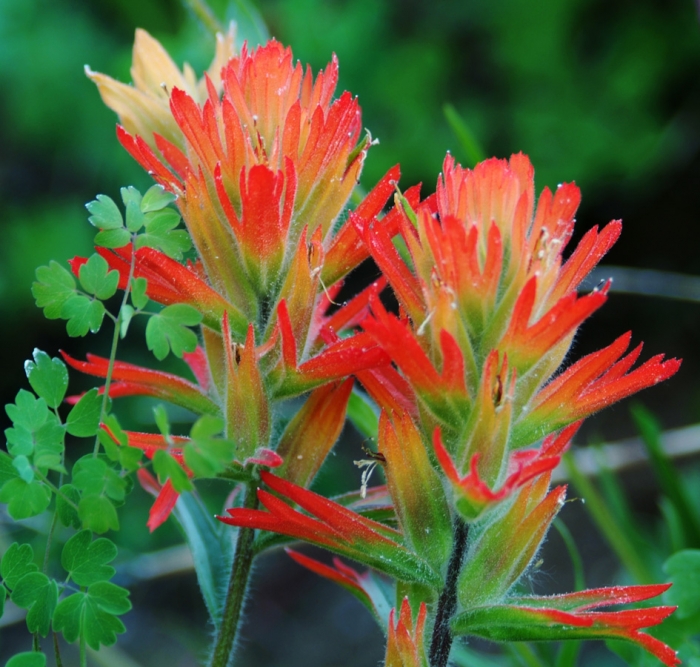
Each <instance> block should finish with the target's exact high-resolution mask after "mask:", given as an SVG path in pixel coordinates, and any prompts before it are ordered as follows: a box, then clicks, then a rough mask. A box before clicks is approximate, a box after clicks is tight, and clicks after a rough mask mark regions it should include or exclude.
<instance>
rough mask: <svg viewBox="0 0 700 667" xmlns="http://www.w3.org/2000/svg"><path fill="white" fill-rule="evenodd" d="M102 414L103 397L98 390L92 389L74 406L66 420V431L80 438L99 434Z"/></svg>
mask: <svg viewBox="0 0 700 667" xmlns="http://www.w3.org/2000/svg"><path fill="white" fill-rule="evenodd" d="M101 414H102V396H100V394H99V392H98V390H97V389H90V390H89V391H88V392H86V393H85V394H84V395H83V396H82V397H81V399H80V400H79V401H78V402H77V403H76V404H75V405H74V406H73V408H72V409H71V411H70V412H69V413H68V418H67V419H66V430H67V431H68V433H70V434H71V435H74V436H77V437H78V438H88V437H91V436H93V435H96V434H97V430H98V429H99V427H100V416H101Z"/></svg>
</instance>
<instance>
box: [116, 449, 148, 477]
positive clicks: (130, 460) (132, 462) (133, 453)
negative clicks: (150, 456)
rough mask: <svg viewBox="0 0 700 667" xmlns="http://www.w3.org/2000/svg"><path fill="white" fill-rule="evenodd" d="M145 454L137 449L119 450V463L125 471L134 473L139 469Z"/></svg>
mask: <svg viewBox="0 0 700 667" xmlns="http://www.w3.org/2000/svg"><path fill="white" fill-rule="evenodd" d="M142 457H143V452H142V451H141V450H140V449H137V448H136V447H120V448H119V463H121V466H122V468H124V470H128V471H129V472H133V471H134V470H136V469H137V468H138V467H139V463H140V462H141V458H142Z"/></svg>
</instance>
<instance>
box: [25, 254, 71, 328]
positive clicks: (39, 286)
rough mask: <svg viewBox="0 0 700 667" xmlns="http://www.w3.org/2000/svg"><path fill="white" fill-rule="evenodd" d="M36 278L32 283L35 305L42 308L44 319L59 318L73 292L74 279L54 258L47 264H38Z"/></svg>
mask: <svg viewBox="0 0 700 667" xmlns="http://www.w3.org/2000/svg"><path fill="white" fill-rule="evenodd" d="M36 278H37V282H35V283H33V284H32V295H33V296H34V299H35V301H36V305H37V306H38V307H39V308H43V309H44V317H46V319H48V320H57V319H59V318H60V317H62V315H61V312H62V310H63V306H64V305H65V303H66V301H68V299H70V298H71V297H72V296H73V295H74V294H75V288H76V283H75V279H74V278H73V276H72V274H71V273H70V271H68V270H67V269H65V268H64V267H62V266H61V265H60V264H59V263H58V262H56V261H54V260H51V261H50V262H49V265H48V266H40V267H39V268H38V269H37V270H36Z"/></svg>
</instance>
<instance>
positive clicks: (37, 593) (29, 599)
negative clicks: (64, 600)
mask: <svg viewBox="0 0 700 667" xmlns="http://www.w3.org/2000/svg"><path fill="white" fill-rule="evenodd" d="M10 598H11V600H12V601H13V602H14V603H15V604H16V605H17V606H18V607H22V609H29V613H28V614H27V628H28V629H29V632H31V633H39V634H40V635H41V636H42V637H46V635H48V634H49V630H50V628H51V617H52V616H53V612H54V609H55V608H56V603H57V602H58V586H57V585H56V582H55V581H54V580H53V579H49V578H48V577H47V576H46V575H45V574H44V573H43V572H30V573H29V574H25V575H24V576H23V577H22V578H21V579H20V580H19V581H18V582H17V585H16V586H15V589H14V590H13V591H12V595H11V596H10Z"/></svg>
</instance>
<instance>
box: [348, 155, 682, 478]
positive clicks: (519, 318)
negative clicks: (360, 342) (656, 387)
mask: <svg viewBox="0 0 700 667" xmlns="http://www.w3.org/2000/svg"><path fill="white" fill-rule="evenodd" d="M579 200H580V193H579V191H578V188H576V186H574V185H573V184H569V185H562V186H560V187H559V188H558V189H557V191H556V193H554V194H553V193H552V192H550V191H549V190H548V189H545V190H544V191H543V193H542V195H541V196H540V198H539V202H538V204H537V207H535V196H534V171H533V169H532V165H531V164H530V162H529V160H528V159H527V157H525V156H523V155H514V156H512V157H511V159H510V161H505V160H496V159H492V160H487V161H485V162H483V163H481V164H479V165H477V166H476V167H475V168H474V169H473V170H468V169H463V168H462V167H461V166H459V165H455V163H454V160H453V159H452V158H451V157H450V156H449V155H448V157H447V158H446V159H445V163H444V166H443V174H442V176H441V177H440V178H439V179H438V184H437V193H436V196H435V198H434V199H430V200H428V201H426V202H424V203H422V204H420V205H418V206H417V207H413V206H411V207H409V206H407V205H406V204H404V205H403V211H404V214H403V215H401V216H399V225H398V230H397V229H395V228H392V227H390V226H388V225H374V224H370V225H366V226H364V227H362V228H361V232H362V236H363V239H364V241H365V243H366V245H367V247H368V248H369V251H370V253H371V255H372V257H373V258H374V260H375V261H376V263H377V264H378V265H379V267H380V269H381V270H382V272H383V274H384V276H385V277H386V278H387V279H388V281H389V283H390V285H391V287H392V288H393V290H394V292H395V294H396V296H397V298H398V300H399V304H400V306H401V309H402V312H403V313H405V315H406V317H403V318H397V317H396V316H395V315H392V314H389V313H387V312H386V310H385V309H384V307H383V306H382V304H381V302H380V301H379V299H378V298H374V299H373V300H372V301H371V307H372V316H371V317H369V318H367V319H366V320H365V321H364V322H363V328H364V329H365V330H366V331H367V332H368V333H370V334H371V335H372V336H373V337H374V339H375V340H376V342H377V344H378V345H380V346H381V347H383V348H384V349H385V350H386V351H387V352H388V353H389V355H390V356H391V357H392V359H393V361H394V362H395V363H396V364H397V366H398V367H399V369H400V370H401V372H402V373H403V375H404V377H405V378H406V380H407V381H408V382H409V383H410V385H411V386H412V388H413V390H414V391H415V392H416V394H417V395H418V397H419V399H420V400H421V402H422V403H423V404H424V405H425V406H426V407H427V408H428V412H427V413H425V414H423V417H422V419H423V421H424V424H423V428H424V429H425V430H426V431H427V432H428V433H432V430H433V429H434V426H435V425H436V424H439V425H441V427H442V433H443V437H444V438H445V439H446V442H445V445H446V447H447V450H448V451H449V452H450V453H451V454H455V455H456V457H457V459H458V466H459V467H461V469H462V472H463V471H464V469H465V468H466V467H468V466H469V465H470V461H471V457H472V455H473V454H474V453H476V452H477V451H478V452H480V456H481V462H480V465H482V466H483V465H486V460H487V459H488V458H489V457H491V458H493V457H495V458H496V459H498V460H499V461H498V462H497V463H496V464H494V466H493V471H492V473H491V474H492V475H495V474H497V473H498V471H499V469H500V459H501V457H502V454H501V453H500V452H503V451H505V450H504V446H505V441H504V439H505V440H507V448H508V449H513V448H518V447H523V446H526V445H529V444H531V443H532V442H534V441H536V440H537V439H539V438H541V437H543V436H545V435H547V434H548V433H551V432H553V431H555V430H558V429H561V428H563V427H564V426H566V425H567V424H570V423H572V422H574V421H576V420H579V419H581V418H583V417H585V416H587V415H589V414H591V413H593V412H595V411H596V410H599V409H601V408H602V407H604V406H606V405H609V404H611V403H613V402H615V401H618V400H620V399H621V398H624V397H625V396H628V395H629V394H631V393H634V392H636V391H639V390H640V389H643V388H645V387H648V386H651V385H653V384H655V383H656V382H659V381H660V380H663V379H666V378H667V377H669V376H670V375H672V374H673V373H674V372H675V371H676V370H677V368H678V365H679V362H677V361H675V360H671V361H667V362H663V363H662V362H661V358H659V357H655V358H654V359H652V360H651V361H649V362H647V364H645V365H643V366H641V367H640V368H639V369H637V370H636V371H631V372H627V371H629V370H630V368H631V366H632V362H633V359H636V356H635V355H628V357H625V359H624V360H623V361H620V362H619V363H618V364H616V365H615V366H614V370H613V364H615V362H616V361H617V359H618V358H619V356H620V354H621V353H618V355H617V357H615V356H614V355H613V353H612V351H611V352H610V353H605V352H601V353H599V355H598V356H594V355H591V357H589V358H587V361H585V362H583V360H582V362H581V363H582V364H583V365H584V366H585V367H586V369H587V371H585V372H584V371H583V370H582V368H583V366H579V365H576V366H575V367H572V369H570V370H569V371H566V372H564V373H562V374H561V375H560V376H558V377H557V378H556V379H554V380H552V381H551V382H550V383H549V384H547V382H548V381H549V380H550V378H552V376H553V375H554V374H555V373H556V371H557V370H558V369H559V367H560V365H561V363H562V361H563V359H564V357H565V355H566V353H567V351H568V348H569V346H570V344H571V340H572V339H573V336H574V333H575V332H576V329H577V328H578V326H579V325H580V324H581V323H582V322H583V321H584V320H585V319H586V318H587V317H588V316H589V315H590V314H591V313H593V312H594V311H595V310H597V309H598V308H599V307H600V306H601V305H602V304H603V303H604V302H605V300H606V298H607V291H608V288H609V284H606V285H604V286H603V287H602V288H601V289H597V290H594V291H593V292H591V293H590V294H587V295H583V296H580V295H579V294H578V293H577V289H578V288H579V286H580V284H581V282H582V281H583V279H584V278H585V277H586V276H587V275H588V274H589V273H590V271H591V270H592V269H593V268H594V267H595V266H596V264H597V263H598V262H599V260H600V259H601V257H602V256H603V255H604V254H605V253H606V252H607V251H608V250H609V249H610V247H611V246H612V245H613V244H614V242H615V241H616V240H617V238H618V236H619V234H620V231H621V225H620V223H619V222H618V221H614V222H611V223H610V224H609V225H608V226H606V227H605V228H604V229H602V230H600V231H599V230H598V229H597V228H595V229H592V230H590V231H589V232H588V233H587V234H585V235H584V237H583V238H582V239H581V241H580V242H579V244H578V246H577V248H576V249H575V250H574V251H573V252H572V253H571V255H570V256H569V258H568V259H567V260H564V258H563V253H564V250H565V248H566V245H567V243H568V241H569V239H570V238H571V235H572V231H573V226H574V215H575V212H576V208H577V206H578V203H579ZM411 209H414V210H415V212H414V211H413V210H411ZM397 231H398V233H399V234H400V236H401V239H402V242H403V243H404V244H405V246H406V247H407V248H408V252H409V256H410V259H408V260H405V259H404V258H403V257H402V256H401V255H400V254H399V252H398V250H397V248H396V246H395V244H394V238H393V235H394V234H395V233H396V232H397ZM493 355H496V357H494V356H493ZM494 359H498V360H499V363H500V364H501V365H502V369H501V370H500V371H499V372H498V373H496V374H495V375H494V374H493V373H494V361H493V360H494ZM506 360H507V361H506ZM604 360H606V361H607V366H605V365H603V364H604ZM594 366H595V367H596V368H597V371H596V372H597V374H596V375H592V376H591V377H589V378H587V379H586V380H585V382H584V383H583V384H582V383H581V382H579V380H581V379H582V378H583V376H584V375H585V373H586V372H587V373H588V374H589V375H590V374H591V373H593V372H594V371H593V368H594ZM506 368H507V369H508V370H507V373H506V370H505V369H506ZM608 369H609V371H610V373H611V374H607V373H606V371H608ZM574 373H575V374H576V376H575V379H572V381H571V382H568V379H569V378H574ZM506 375H508V377H506ZM485 392H486V393H490V394H492V396H493V397H494V398H493V400H492V403H493V406H492V408H490V410H491V411H493V409H494V408H495V409H496V412H499V411H500V412H502V414H500V415H499V416H498V418H496V419H493V420H492V422H493V430H492V431H491V432H490V433H488V432H487V431H488V429H487V428H486V427H485V426H484V423H485V422H484V419H483V417H484V414H485V413H484V410H485V409H487V406H486V403H487V401H485V400H484V395H485ZM487 412H488V409H487ZM428 414H429V415H431V417H430V418H428V416H427V415H428ZM477 414H478V415H479V417H478V418H477V416H476V415H477ZM474 429H478V430H480V431H481V433H480V434H479V435H478V437H477V435H476V434H475V431H474ZM475 437H476V438H477V439H478V440H479V441H480V443H481V444H478V445H477V444H475V442H474V438H475ZM470 440H471V442H470ZM494 451H495V454H494ZM467 454H468V455H467ZM460 474H461V473H460Z"/></svg>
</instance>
